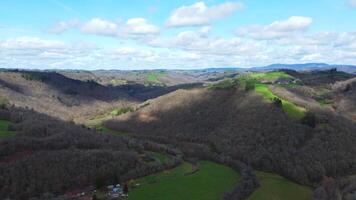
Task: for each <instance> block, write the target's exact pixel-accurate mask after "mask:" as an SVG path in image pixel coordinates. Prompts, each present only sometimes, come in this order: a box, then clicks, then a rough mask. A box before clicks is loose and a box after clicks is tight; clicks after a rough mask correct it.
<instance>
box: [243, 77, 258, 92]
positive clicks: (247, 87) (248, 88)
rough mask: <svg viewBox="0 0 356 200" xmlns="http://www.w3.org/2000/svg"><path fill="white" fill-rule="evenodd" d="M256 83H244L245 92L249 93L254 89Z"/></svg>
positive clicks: (249, 80)
mask: <svg viewBox="0 0 356 200" xmlns="http://www.w3.org/2000/svg"><path fill="white" fill-rule="evenodd" d="M255 84H256V81H255V80H254V79H248V80H246V81H245V91H251V90H254V89H255Z"/></svg>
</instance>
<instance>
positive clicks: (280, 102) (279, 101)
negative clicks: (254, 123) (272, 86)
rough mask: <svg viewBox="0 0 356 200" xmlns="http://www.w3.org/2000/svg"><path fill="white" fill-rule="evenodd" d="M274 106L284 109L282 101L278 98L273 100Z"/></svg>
mask: <svg viewBox="0 0 356 200" xmlns="http://www.w3.org/2000/svg"><path fill="white" fill-rule="evenodd" d="M273 104H274V105H275V106H277V107H278V108H282V106H283V104H282V100H281V99H280V98H278V97H274V98H273Z"/></svg>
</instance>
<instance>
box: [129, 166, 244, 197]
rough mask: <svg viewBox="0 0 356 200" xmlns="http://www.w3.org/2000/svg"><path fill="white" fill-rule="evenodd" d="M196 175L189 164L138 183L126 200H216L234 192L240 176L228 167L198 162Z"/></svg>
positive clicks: (143, 179)
mask: <svg viewBox="0 0 356 200" xmlns="http://www.w3.org/2000/svg"><path fill="white" fill-rule="evenodd" d="M198 165H199V168H200V169H199V171H197V172H195V173H193V174H190V175H185V174H187V173H189V172H191V171H192V170H193V168H194V167H193V166H192V165H191V164H189V163H183V164H182V165H180V166H178V167H176V168H174V169H172V170H169V171H165V172H162V173H159V174H154V175H150V176H147V177H144V178H142V179H139V180H137V183H139V184H140V186H139V187H137V188H135V189H133V190H132V191H131V192H130V193H129V200H146V199H150V200H167V199H169V200H182V199H184V200H219V199H221V198H222V196H223V195H224V193H225V192H227V191H229V190H231V189H233V188H234V186H235V185H236V184H237V182H238V179H239V174H238V173H237V172H235V171H234V170H232V169H231V168H229V167H226V166H223V165H219V164H216V163H213V162H209V161H199V162H198Z"/></svg>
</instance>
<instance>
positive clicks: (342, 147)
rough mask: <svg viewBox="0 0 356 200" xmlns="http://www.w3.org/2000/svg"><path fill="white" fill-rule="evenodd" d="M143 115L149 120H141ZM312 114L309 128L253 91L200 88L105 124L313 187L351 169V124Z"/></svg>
mask: <svg viewBox="0 0 356 200" xmlns="http://www.w3.org/2000/svg"><path fill="white" fill-rule="evenodd" d="M147 116H149V119H153V120H151V121H149V122H147V121H145V119H147ZM314 116H315V117H316V118H315V119H314V120H315V122H316V124H313V126H310V125H308V123H304V124H303V123H301V122H300V121H299V120H294V119H292V118H289V117H288V116H287V115H286V114H285V113H284V112H283V111H281V110H280V109H279V108H278V107H276V106H275V105H273V104H272V103H268V102H264V101H263V100H262V98H261V97H259V96H258V95H255V94H254V93H253V92H246V91H241V90H238V89H237V90H205V89H200V90H185V91H183V90H182V91H177V92H175V93H174V94H170V95H167V96H164V97H160V98H158V99H156V100H155V101H151V104H150V105H149V106H147V107H145V108H143V109H141V110H140V111H139V112H135V113H131V114H129V115H126V116H124V117H119V118H117V119H116V120H110V121H107V122H106V123H105V125H106V126H108V127H109V128H111V129H114V130H118V131H126V132H132V133H136V134H138V136H137V137H139V136H142V137H144V138H149V137H150V138H156V139H157V141H162V142H164V141H165V140H166V141H172V140H178V141H186V142H188V141H189V142H192V143H203V144H205V145H206V146H208V147H209V148H211V149H214V151H215V152H217V153H223V154H226V155H228V156H230V157H231V158H232V159H234V160H240V161H242V162H244V163H246V164H248V165H251V166H253V167H254V168H255V169H259V170H264V171H274V172H276V173H278V174H280V175H282V176H284V177H287V178H289V179H292V180H294V181H296V182H298V183H301V184H305V185H311V186H318V185H319V183H320V182H321V180H322V179H323V177H324V176H330V177H338V176H345V175H350V174H354V173H356V161H355V156H354V155H356V146H355V145H354V144H355V143H356V134H355V133H356V124H355V123H353V122H351V121H349V120H348V119H345V118H343V117H341V116H338V115H335V114H330V113H314ZM143 117H145V118H143ZM314 125H315V127H314ZM181 149H182V150H183V151H185V149H184V147H182V148H181Z"/></svg>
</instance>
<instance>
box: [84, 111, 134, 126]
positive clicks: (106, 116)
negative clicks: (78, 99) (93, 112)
mask: <svg viewBox="0 0 356 200" xmlns="http://www.w3.org/2000/svg"><path fill="white" fill-rule="evenodd" d="M133 111H135V109H134V108H133V107H124V108H116V109H114V110H112V111H110V112H107V113H104V114H101V115H98V116H95V117H93V118H91V119H89V120H88V121H87V122H86V123H85V125H86V126H87V127H90V128H96V127H100V125H101V124H102V122H103V121H105V120H109V119H113V117H115V116H119V115H122V114H125V113H127V112H133Z"/></svg>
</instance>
